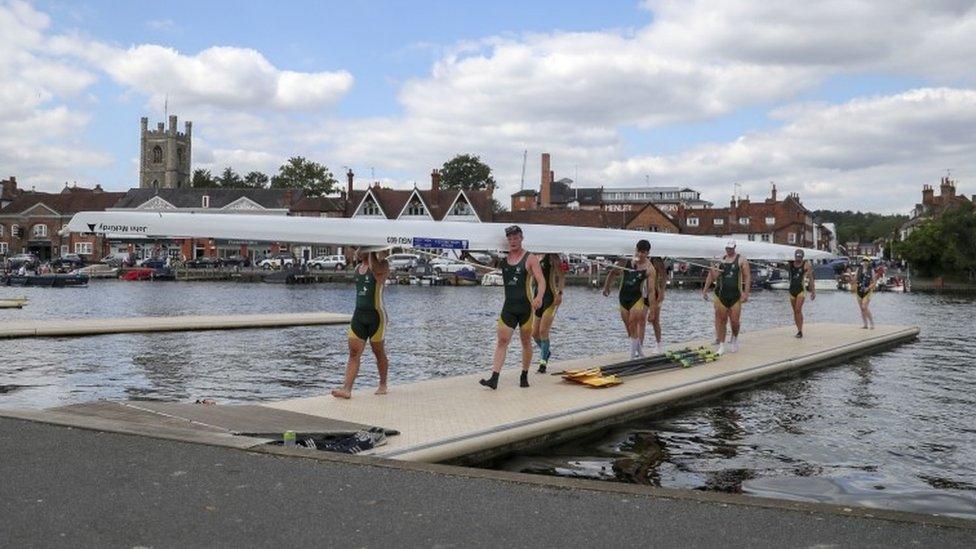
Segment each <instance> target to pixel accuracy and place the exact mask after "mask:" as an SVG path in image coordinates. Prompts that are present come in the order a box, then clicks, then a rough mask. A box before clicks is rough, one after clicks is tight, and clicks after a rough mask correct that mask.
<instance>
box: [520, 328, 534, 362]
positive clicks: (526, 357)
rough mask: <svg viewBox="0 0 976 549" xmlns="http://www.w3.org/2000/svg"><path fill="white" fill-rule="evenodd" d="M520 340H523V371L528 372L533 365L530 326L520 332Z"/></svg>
mask: <svg viewBox="0 0 976 549" xmlns="http://www.w3.org/2000/svg"><path fill="white" fill-rule="evenodd" d="M519 339H521V340H522V371H523V372H528V371H529V365H531V364H532V330H531V329H529V327H528V326H526V327H525V329H521V330H519Z"/></svg>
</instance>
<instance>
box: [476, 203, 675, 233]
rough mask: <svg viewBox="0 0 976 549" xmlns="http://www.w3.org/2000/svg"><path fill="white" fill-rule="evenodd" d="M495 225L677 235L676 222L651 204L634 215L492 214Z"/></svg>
mask: <svg viewBox="0 0 976 549" xmlns="http://www.w3.org/2000/svg"><path fill="white" fill-rule="evenodd" d="M495 222H496V223H529V224H531V223H536V224H544V225H571V226H576V227H593V228H601V229H629V230H634V231H650V232H662V233H678V232H680V231H679V226H678V222H677V221H676V220H675V219H674V218H672V217H671V216H669V215H667V214H666V213H664V212H663V211H662V210H661V209H660V208H658V207H657V206H656V205H654V204H645V205H644V207H643V208H641V209H640V210H636V211H625V212H607V211H601V210H565V209H533V210H518V211H511V212H498V213H496V214H495Z"/></svg>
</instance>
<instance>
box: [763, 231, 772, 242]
mask: <svg viewBox="0 0 976 549" xmlns="http://www.w3.org/2000/svg"><path fill="white" fill-rule="evenodd" d="M769 240H770V238H769V233H766V234H764V235H762V241H763V242H769Z"/></svg>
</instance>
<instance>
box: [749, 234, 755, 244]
mask: <svg viewBox="0 0 976 549" xmlns="http://www.w3.org/2000/svg"><path fill="white" fill-rule="evenodd" d="M755 241H756V235H754V234H750V235H749V242H755Z"/></svg>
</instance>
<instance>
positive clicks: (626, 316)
mask: <svg viewBox="0 0 976 549" xmlns="http://www.w3.org/2000/svg"><path fill="white" fill-rule="evenodd" d="M620 320H621V321H623V323H624V329H625V330H627V338H628V339H633V338H634V335H633V334H632V333H631V330H630V311H625V310H623V309H621V310H620Z"/></svg>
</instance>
